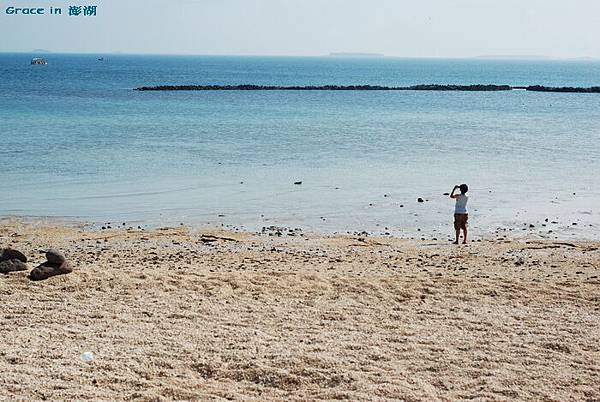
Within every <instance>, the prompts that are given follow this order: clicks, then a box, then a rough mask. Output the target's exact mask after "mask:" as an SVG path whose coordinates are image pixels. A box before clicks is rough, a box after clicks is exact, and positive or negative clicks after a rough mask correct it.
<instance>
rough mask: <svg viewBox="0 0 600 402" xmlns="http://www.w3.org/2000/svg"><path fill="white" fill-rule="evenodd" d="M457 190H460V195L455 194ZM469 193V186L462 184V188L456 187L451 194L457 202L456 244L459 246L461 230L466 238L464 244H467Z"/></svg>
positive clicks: (455, 213) (455, 216)
mask: <svg viewBox="0 0 600 402" xmlns="http://www.w3.org/2000/svg"><path fill="white" fill-rule="evenodd" d="M457 189H460V194H454V192H455V191H456V190H457ZM467 191H469V186H467V185H466V184H461V185H460V186H459V185H456V186H454V188H453V189H452V192H451V193H450V198H454V199H455V200H456V205H455V206H454V230H455V231H456V240H455V241H454V244H458V239H459V238H460V230H461V229H462V231H463V233H464V236H465V237H464V240H463V244H467V220H468V219H469V214H468V213H467V201H469V197H467Z"/></svg>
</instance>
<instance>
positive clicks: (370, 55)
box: [329, 52, 385, 57]
mask: <svg viewBox="0 0 600 402" xmlns="http://www.w3.org/2000/svg"><path fill="white" fill-rule="evenodd" d="M329 56H331V57H385V55H384V54H382V53H349V52H335V53H329Z"/></svg>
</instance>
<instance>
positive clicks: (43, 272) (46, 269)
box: [29, 249, 73, 281]
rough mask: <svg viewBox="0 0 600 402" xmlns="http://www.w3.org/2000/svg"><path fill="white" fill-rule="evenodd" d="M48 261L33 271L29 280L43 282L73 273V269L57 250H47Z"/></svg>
mask: <svg viewBox="0 0 600 402" xmlns="http://www.w3.org/2000/svg"><path fill="white" fill-rule="evenodd" d="M46 260H47V261H46V262H44V263H43V264H40V265H38V266H37V267H35V268H34V269H33V270H31V273H30V274H29V279H31V280H32V281H41V280H44V279H48V278H50V277H52V276H56V275H65V274H70V273H71V272H73V267H72V266H71V264H70V263H69V262H68V261H67V259H66V258H65V256H64V255H63V254H62V253H61V252H60V251H57V250H55V249H49V250H46Z"/></svg>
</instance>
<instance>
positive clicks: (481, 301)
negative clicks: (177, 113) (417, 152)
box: [0, 219, 600, 401]
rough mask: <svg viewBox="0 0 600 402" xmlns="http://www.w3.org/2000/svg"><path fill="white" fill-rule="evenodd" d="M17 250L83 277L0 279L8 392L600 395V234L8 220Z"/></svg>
mask: <svg viewBox="0 0 600 402" xmlns="http://www.w3.org/2000/svg"><path fill="white" fill-rule="evenodd" d="M271 234H272V233H271ZM9 246H10V247H12V248H15V249H18V250H20V251H22V252H24V253H25V254H26V255H27V256H28V257H29V259H30V261H29V263H28V265H29V267H30V269H31V268H33V267H34V266H36V265H37V264H39V263H41V262H43V261H44V260H45V257H44V255H43V254H41V253H39V252H38V249H40V248H47V247H54V248H57V249H59V250H61V251H62V252H63V253H64V254H65V256H66V257H67V259H68V260H69V261H70V262H71V263H72V265H73V266H74V271H73V273H71V274H68V275H63V276H56V277H53V278H50V279H48V280H45V281H41V282H31V281H30V280H29V279H27V272H18V273H10V274H7V275H0V298H1V300H2V309H1V312H0V345H1V347H0V371H1V372H2V373H3V375H2V376H1V378H0V400H4V399H7V400H15V399H16V400H19V399H21V400H42V399H46V400H147V401H161V400H255V401H263V400H377V401H385V400H390V401H391V400H405V401H421V400H423V401H425V400H427V401H430V400H445V401H450V400H466V399H475V400H477V399H479V400H498V401H509V400H552V401H565V400H587V401H591V400H599V399H600V387H599V386H598V384H599V383H600V243H598V242H585V241H577V242H571V241H550V240H531V241H527V240H525V239H518V240H497V239H494V240H485V239H483V240H482V241H480V242H473V243H470V244H469V245H467V246H462V245H460V246H456V245H453V244H451V243H449V242H447V241H446V240H443V241H421V240H405V239H397V238H390V237H373V236H323V235H316V234H314V235H313V234H302V235H301V233H295V235H294V236H288V235H283V236H281V237H279V236H269V233H268V232H266V233H264V234H262V235H259V234H253V233H242V232H235V231H220V230H214V229H213V230H208V229H206V230H204V229H197V230H195V229H190V228H186V227H177V228H161V229H155V230H138V229H129V230H127V229H110V230H89V229H87V228H85V227H83V226H79V227H78V226H69V225H58V224H56V223H48V222H44V221H37V222H33V221H27V222H26V221H22V220H11V219H5V220H2V221H1V222H0V247H9ZM88 351H90V352H93V354H94V357H95V358H94V360H93V361H91V362H85V361H83V360H82V358H81V355H82V353H84V352H88Z"/></svg>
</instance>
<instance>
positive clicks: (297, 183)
mask: <svg viewBox="0 0 600 402" xmlns="http://www.w3.org/2000/svg"><path fill="white" fill-rule="evenodd" d="M294 184H295V185H297V186H299V185H300V184H302V182H301V181H295V182H294Z"/></svg>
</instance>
